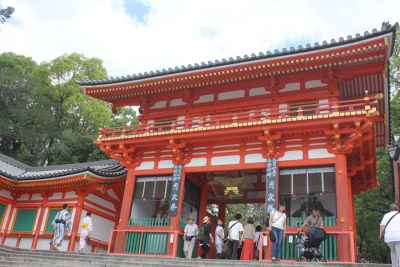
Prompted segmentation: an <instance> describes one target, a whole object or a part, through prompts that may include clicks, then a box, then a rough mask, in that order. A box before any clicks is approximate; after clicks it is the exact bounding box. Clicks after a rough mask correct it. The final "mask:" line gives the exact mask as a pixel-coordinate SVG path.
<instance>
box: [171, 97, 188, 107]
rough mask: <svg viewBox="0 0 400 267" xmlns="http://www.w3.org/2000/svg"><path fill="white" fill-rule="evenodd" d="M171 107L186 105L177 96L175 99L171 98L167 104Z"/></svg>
mask: <svg viewBox="0 0 400 267" xmlns="http://www.w3.org/2000/svg"><path fill="white" fill-rule="evenodd" d="M169 105H170V106H171V107H177V106H183V105H186V103H185V102H183V100H182V98H177V99H172V100H171V103H170V104H169Z"/></svg>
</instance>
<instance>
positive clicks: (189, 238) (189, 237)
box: [186, 236, 194, 241]
mask: <svg viewBox="0 0 400 267" xmlns="http://www.w3.org/2000/svg"><path fill="white" fill-rule="evenodd" d="M193 238H194V236H186V241H192V239H193Z"/></svg>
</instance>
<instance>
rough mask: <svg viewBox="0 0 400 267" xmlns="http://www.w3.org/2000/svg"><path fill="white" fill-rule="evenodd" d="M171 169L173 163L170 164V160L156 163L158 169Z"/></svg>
mask: <svg viewBox="0 0 400 267" xmlns="http://www.w3.org/2000/svg"><path fill="white" fill-rule="evenodd" d="M173 167H174V163H173V162H172V160H160V161H159V162H158V168H159V169H165V168H173Z"/></svg>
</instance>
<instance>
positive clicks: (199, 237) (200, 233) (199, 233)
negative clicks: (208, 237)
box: [196, 226, 204, 242]
mask: <svg viewBox="0 0 400 267" xmlns="http://www.w3.org/2000/svg"><path fill="white" fill-rule="evenodd" d="M196 240H197V241H198V242H202V241H204V226H202V227H201V228H200V229H199V230H198V231H197V233H196Z"/></svg>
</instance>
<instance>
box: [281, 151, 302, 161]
mask: <svg viewBox="0 0 400 267" xmlns="http://www.w3.org/2000/svg"><path fill="white" fill-rule="evenodd" d="M299 159H303V151H302V150H294V151H286V152H285V155H283V157H281V158H279V161H285V160H299Z"/></svg>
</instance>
